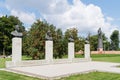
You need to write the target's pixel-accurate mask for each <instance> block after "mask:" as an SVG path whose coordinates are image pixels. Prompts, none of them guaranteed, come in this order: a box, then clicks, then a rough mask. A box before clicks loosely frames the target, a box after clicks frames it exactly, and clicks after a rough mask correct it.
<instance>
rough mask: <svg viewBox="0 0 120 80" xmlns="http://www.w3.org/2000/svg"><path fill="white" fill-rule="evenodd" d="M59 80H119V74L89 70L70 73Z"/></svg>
mask: <svg viewBox="0 0 120 80" xmlns="http://www.w3.org/2000/svg"><path fill="white" fill-rule="evenodd" d="M59 80H120V74H116V73H107V72H91V73H86V74H78V75H72V76H69V77H64V78H61V79H59Z"/></svg>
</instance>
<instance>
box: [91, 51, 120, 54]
mask: <svg viewBox="0 0 120 80" xmlns="http://www.w3.org/2000/svg"><path fill="white" fill-rule="evenodd" d="M91 54H120V51H102V52H99V51H91Z"/></svg>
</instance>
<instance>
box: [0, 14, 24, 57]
mask: <svg viewBox="0 0 120 80" xmlns="http://www.w3.org/2000/svg"><path fill="white" fill-rule="evenodd" d="M16 24H18V25H20V26H22V22H21V21H20V20H19V19H18V18H17V17H14V16H2V17H0V52H1V53H2V54H3V55H9V54H11V50H12V49H11V48H12V35H11V32H12V31H13V30H14V26H15V25H16ZM21 31H25V29H24V26H22V27H21Z"/></svg>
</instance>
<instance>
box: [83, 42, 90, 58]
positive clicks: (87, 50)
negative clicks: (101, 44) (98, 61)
mask: <svg viewBox="0 0 120 80" xmlns="http://www.w3.org/2000/svg"><path fill="white" fill-rule="evenodd" d="M84 51H85V54H84V55H85V58H86V59H90V44H85V48H84Z"/></svg>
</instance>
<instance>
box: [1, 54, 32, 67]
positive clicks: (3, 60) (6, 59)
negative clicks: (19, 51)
mask: <svg viewBox="0 0 120 80" xmlns="http://www.w3.org/2000/svg"><path fill="white" fill-rule="evenodd" d="M31 59H32V58H31V57H28V56H22V60H31ZM6 61H11V58H0V68H5V62H6Z"/></svg>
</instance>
